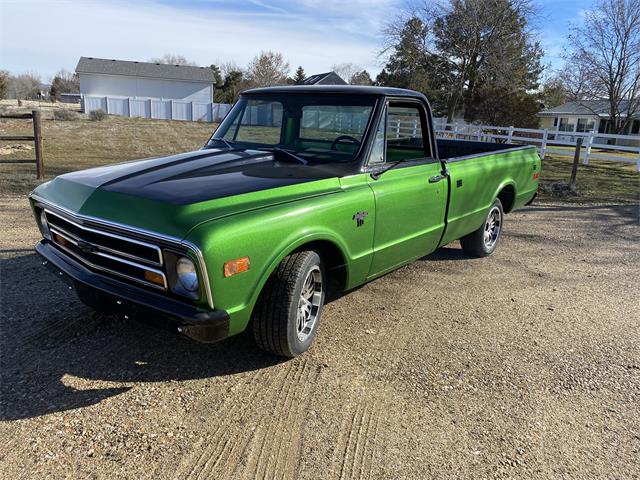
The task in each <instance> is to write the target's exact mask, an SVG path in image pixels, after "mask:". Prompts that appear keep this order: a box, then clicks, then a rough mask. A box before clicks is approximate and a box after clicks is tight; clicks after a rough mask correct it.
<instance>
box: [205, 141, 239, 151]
mask: <svg viewBox="0 0 640 480" xmlns="http://www.w3.org/2000/svg"><path fill="white" fill-rule="evenodd" d="M209 141H210V142H221V143H224V144H225V146H226V147H227V148H228V149H229V150H233V149H234V148H235V147H233V146H231V144H230V143H229V142H227V141H226V140H223V139H222V138H212V139H211V140H209Z"/></svg>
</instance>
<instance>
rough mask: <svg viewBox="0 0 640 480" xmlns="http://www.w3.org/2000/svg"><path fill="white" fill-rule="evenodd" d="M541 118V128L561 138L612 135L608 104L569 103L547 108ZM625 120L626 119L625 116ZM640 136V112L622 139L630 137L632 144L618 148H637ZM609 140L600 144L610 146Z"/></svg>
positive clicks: (621, 141)
mask: <svg viewBox="0 0 640 480" xmlns="http://www.w3.org/2000/svg"><path fill="white" fill-rule="evenodd" d="M626 102H628V101H627V100H624V101H623V103H622V105H621V107H622V108H621V110H622V111H625V110H627V107H628V105H627V103H626ZM537 116H538V117H539V118H540V128H546V129H548V130H549V133H553V134H554V135H555V136H557V137H558V138H561V137H563V136H570V134H571V133H574V132H596V133H604V134H607V133H611V122H610V119H609V102H608V101H607V100H582V101H575V102H567V103H564V104H562V105H558V106H557V107H553V108H548V109H546V110H543V111H541V112H540V113H538V115H537ZM623 117H624V115H623ZM639 132H640V112H636V113H635V114H634V115H633V116H632V118H631V120H630V121H629V122H627V126H626V128H625V130H624V132H622V133H621V134H622V135H629V136H630V137H629V140H626V139H623V140H618V141H617V143H618V144H619V145H632V146H633V145H638V144H640V142H639V141H638V139H637V138H638V137H637V135H638V133H639ZM607 141H608V140H607V139H606V138H602V139H599V140H598V143H607Z"/></svg>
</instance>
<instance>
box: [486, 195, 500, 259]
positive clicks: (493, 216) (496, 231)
mask: <svg viewBox="0 0 640 480" xmlns="http://www.w3.org/2000/svg"><path fill="white" fill-rule="evenodd" d="M501 226H502V214H501V213H500V208H498V207H497V206H495V205H494V207H493V208H492V209H491V211H490V212H489V215H487V220H486V221H485V223H484V245H485V247H486V248H487V250H491V249H492V248H493V247H494V246H495V244H496V242H497V241H498V237H499V236H500V228H501Z"/></svg>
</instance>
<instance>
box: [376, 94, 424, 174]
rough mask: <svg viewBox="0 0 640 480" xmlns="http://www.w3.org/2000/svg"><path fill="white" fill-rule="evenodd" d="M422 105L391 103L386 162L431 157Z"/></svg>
mask: <svg viewBox="0 0 640 480" xmlns="http://www.w3.org/2000/svg"><path fill="white" fill-rule="evenodd" d="M421 110H422V108H421V107H420V105H413V104H408V103H407V104H402V103H390V104H389V107H388V109H387V146H386V147H387V148H386V161H387V162H395V161H407V160H414V159H419V158H427V157H431V152H430V148H429V137H428V135H429V134H428V132H429V130H428V126H427V125H426V124H425V116H424V115H423V114H421Z"/></svg>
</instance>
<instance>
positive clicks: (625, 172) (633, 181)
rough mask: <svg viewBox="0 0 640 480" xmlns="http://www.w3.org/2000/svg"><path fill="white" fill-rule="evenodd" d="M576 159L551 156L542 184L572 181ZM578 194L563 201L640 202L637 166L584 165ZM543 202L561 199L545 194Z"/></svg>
mask: <svg viewBox="0 0 640 480" xmlns="http://www.w3.org/2000/svg"><path fill="white" fill-rule="evenodd" d="M572 165H573V159H572V158H570V157H567V156H562V155H554V154H548V155H546V156H545V159H544V161H543V162H542V173H541V181H542V182H543V183H545V184H552V183H554V182H560V181H563V182H569V180H570V178H571V168H572ZM576 189H577V191H578V195H577V196H574V197H566V198H563V199H560V200H562V201H564V202H569V203H585V202H590V203H640V173H638V172H636V165H635V164H633V163H624V162H611V161H605V160H596V159H591V160H590V161H589V165H583V164H582V163H580V165H579V166H578V173H577V175H576ZM540 198H541V199H542V200H551V199H553V200H559V199H557V198H555V197H552V196H551V195H547V194H541V195H540Z"/></svg>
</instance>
